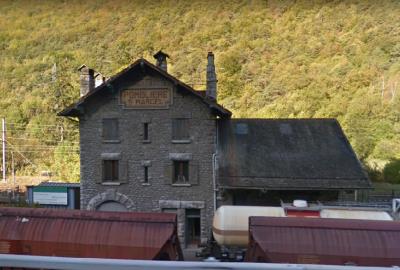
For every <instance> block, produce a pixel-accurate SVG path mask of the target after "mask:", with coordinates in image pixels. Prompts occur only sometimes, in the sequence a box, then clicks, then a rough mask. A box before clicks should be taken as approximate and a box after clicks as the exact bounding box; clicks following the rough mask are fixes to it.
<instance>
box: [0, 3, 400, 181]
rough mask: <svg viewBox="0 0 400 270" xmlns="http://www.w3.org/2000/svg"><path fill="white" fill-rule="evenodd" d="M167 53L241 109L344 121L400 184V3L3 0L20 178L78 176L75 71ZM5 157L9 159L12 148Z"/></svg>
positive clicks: (184, 73) (364, 150)
mask: <svg viewBox="0 0 400 270" xmlns="http://www.w3.org/2000/svg"><path fill="white" fill-rule="evenodd" d="M159 49H163V50H164V51H166V52H167V53H168V54H169V55H170V56H171V58H170V60H169V72H170V73H171V74H173V75H174V76H176V77H177V78H179V79H181V80H182V81H184V82H186V83H188V84H189V85H193V86H194V87H195V88H197V89H204V80H205V67H206V55H207V52H208V51H213V52H214V53H215V55H216V66H217V73H218V79H219V93H218V99H219V102H220V103H222V104H223V105H224V106H225V107H227V108H229V109H230V110H231V111H232V112H233V113H234V117H258V118H308V117H318V118H321V117H334V118H337V119H338V120H339V121H340V123H341V125H342V127H343V129H344V131H345V133H346V135H347V136H348V137H349V139H350V141H351V144H352V145H353V147H354V149H355V150H356V152H357V155H358V157H359V158H360V159H361V160H362V161H363V163H364V164H365V166H366V167H367V168H368V169H369V171H370V173H371V176H372V178H373V179H374V180H376V181H391V182H400V175H399V174H400V172H399V171H400V164H399V163H400V162H399V159H400V121H399V120H400V1H397V0H393V1H385V0H383V1H372V0H371V1H366V0H365V1H364V0H359V1H308V0H304V1H11V0H10V1H7V0H1V1H0V95H1V98H0V116H2V117H5V118H6V120H7V129H8V131H7V134H8V139H7V142H8V153H9V154H11V152H12V153H13V158H14V160H15V163H16V165H15V166H16V168H17V169H18V174H20V175H23V174H37V173H39V172H40V171H52V172H54V173H55V174H56V177H55V178H57V179H62V180H66V181H77V180H78V179H79V144H78V138H79V133H78V130H77V123H76V122H74V121H71V120H68V119H65V118H61V117H56V113H57V112H58V111H60V110H61V109H62V108H64V107H65V106H66V105H68V104H70V103H72V101H74V100H75V99H77V98H78V97H79V81H78V79H79V74H78V72H77V68H78V67H79V66H80V65H81V64H83V63H85V64H86V65H88V66H90V67H93V68H94V69H96V70H97V71H99V72H101V73H103V74H104V75H105V76H111V75H113V74H115V73H116V72H117V71H119V70H121V69H122V68H124V67H126V66H127V65H128V64H130V63H131V62H133V61H134V60H136V59H137V58H139V57H145V58H147V59H149V60H150V61H153V59H152V57H151V56H152V54H153V53H154V52H156V51H158V50H159ZM8 158H11V157H10V155H8Z"/></svg>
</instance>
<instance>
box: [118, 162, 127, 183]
mask: <svg viewBox="0 0 400 270" xmlns="http://www.w3.org/2000/svg"><path fill="white" fill-rule="evenodd" d="M119 163H120V165H119V182H120V183H128V180H129V173H128V172H129V161H128V160H120V161H119Z"/></svg>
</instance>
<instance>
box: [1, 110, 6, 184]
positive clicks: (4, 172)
mask: <svg viewBox="0 0 400 270" xmlns="http://www.w3.org/2000/svg"><path fill="white" fill-rule="evenodd" d="M1 127H2V142H3V183H5V182H6V119H5V118H2V119H1Z"/></svg>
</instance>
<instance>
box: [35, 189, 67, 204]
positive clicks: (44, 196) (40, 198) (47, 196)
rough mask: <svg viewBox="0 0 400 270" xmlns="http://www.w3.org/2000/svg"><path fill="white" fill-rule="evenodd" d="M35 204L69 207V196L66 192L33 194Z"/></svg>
mask: <svg viewBox="0 0 400 270" xmlns="http://www.w3.org/2000/svg"><path fill="white" fill-rule="evenodd" d="M33 202H34V203H39V204H56V205H67V204H68V194H67V193H66V192H65V193H64V192H33Z"/></svg>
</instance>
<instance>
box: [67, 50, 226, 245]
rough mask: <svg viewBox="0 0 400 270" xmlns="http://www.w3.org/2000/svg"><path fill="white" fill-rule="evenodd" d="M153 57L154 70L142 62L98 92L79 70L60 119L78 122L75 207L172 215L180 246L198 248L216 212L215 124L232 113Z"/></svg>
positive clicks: (163, 60) (88, 76)
mask: <svg viewBox="0 0 400 270" xmlns="http://www.w3.org/2000/svg"><path fill="white" fill-rule="evenodd" d="M155 57H156V58H157V65H153V64H151V63H149V62H147V61H146V60H144V59H140V60H138V61H136V62H135V63H134V64H132V65H131V66H130V67H128V68H127V69H126V70H124V71H122V72H121V73H120V74H117V75H116V76H115V77H113V78H111V79H109V80H107V81H106V82H105V83H103V84H101V85H100V86H98V87H96V88H94V81H93V80H94V79H93V78H94V76H95V75H94V73H95V72H94V71H93V70H90V69H88V68H86V67H82V68H81V87H82V89H81V95H82V97H81V99H80V101H79V102H78V103H76V104H74V105H73V106H71V107H69V108H67V109H66V110H64V111H63V112H62V113H61V115H66V116H76V117H78V118H79V130H80V145H81V148H80V151H81V190H82V193H81V206H82V209H88V210H112V211H128V210H129V211H150V212H152V211H155V212H176V213H177V214H178V226H179V228H178V232H179V237H180V239H181V241H182V243H185V245H186V246H188V247H190V246H197V245H198V244H200V243H201V242H202V243H204V242H206V241H207V238H208V237H209V228H210V227H211V223H210V222H211V220H212V216H213V212H214V208H215V205H214V198H213V180H214V179H215V178H214V177H213V164H212V163H213V155H214V154H215V149H216V119H217V117H221V118H227V117H230V112H229V111H227V110H225V109H224V108H222V106H220V105H218V104H217V103H216V101H215V99H214V97H213V96H212V94H211V95H206V93H204V92H199V91H195V90H193V89H192V88H190V87H189V86H187V85H185V84H183V83H181V82H179V81H178V80H176V79H175V78H174V77H172V76H171V75H169V74H168V73H167V72H166V68H167V66H166V58H167V55H166V54H163V53H161V52H159V53H158V54H156V55H155ZM209 61H210V64H211V65H213V55H212V54H210V55H209ZM209 69H210V68H209ZM211 70H213V68H211ZM214 82H215V83H216V80H214ZM209 83H210V84H213V77H212V76H209Z"/></svg>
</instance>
